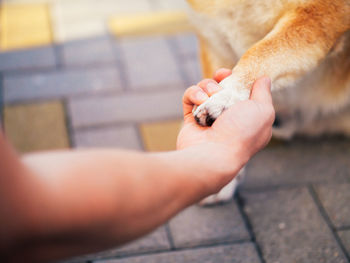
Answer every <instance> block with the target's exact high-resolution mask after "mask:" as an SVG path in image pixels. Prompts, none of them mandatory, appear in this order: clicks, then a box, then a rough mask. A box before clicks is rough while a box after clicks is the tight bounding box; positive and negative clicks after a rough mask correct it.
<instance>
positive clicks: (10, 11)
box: [0, 3, 52, 50]
mask: <svg viewBox="0 0 350 263" xmlns="http://www.w3.org/2000/svg"><path fill="white" fill-rule="evenodd" d="M0 28H1V32H0V49H2V50H9V49H17V48H27V47H33V46H41V45H47V44H50V43H51V42H52V36H51V35H52V34H51V28H50V16H49V12H48V7H47V5H46V4H6V3H5V4H2V5H1V6H0Z"/></svg>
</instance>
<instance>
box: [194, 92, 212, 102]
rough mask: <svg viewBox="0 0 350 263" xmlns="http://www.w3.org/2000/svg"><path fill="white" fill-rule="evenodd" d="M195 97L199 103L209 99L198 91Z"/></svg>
mask: <svg viewBox="0 0 350 263" xmlns="http://www.w3.org/2000/svg"><path fill="white" fill-rule="evenodd" d="M195 96H196V99H197V100H199V101H204V100H207V99H208V98H209V96H208V95H207V94H206V93H205V92H204V91H198V92H197V93H196V95H195Z"/></svg>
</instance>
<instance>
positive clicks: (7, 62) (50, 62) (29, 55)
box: [0, 47, 56, 71]
mask: <svg viewBox="0 0 350 263" xmlns="http://www.w3.org/2000/svg"><path fill="white" fill-rule="evenodd" d="M55 66H56V58H55V52H54V49H53V48H52V47H42V48H35V49H26V50H16V51H9V52H0V71H12V70H27V69H30V70H36V69H47V68H54V67H55Z"/></svg>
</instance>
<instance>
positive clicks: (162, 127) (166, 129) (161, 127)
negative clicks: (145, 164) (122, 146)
mask: <svg viewBox="0 0 350 263" xmlns="http://www.w3.org/2000/svg"><path fill="white" fill-rule="evenodd" d="M181 125H182V121H181V120H178V121H167V122H158V123H148V124H142V125H140V131H141V136H142V140H143V144H144V146H145V149H146V150H147V151H171V150H175V149H176V139H177V135H178V133H179V131H180V128H181Z"/></svg>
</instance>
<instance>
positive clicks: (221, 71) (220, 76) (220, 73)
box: [214, 68, 232, 82]
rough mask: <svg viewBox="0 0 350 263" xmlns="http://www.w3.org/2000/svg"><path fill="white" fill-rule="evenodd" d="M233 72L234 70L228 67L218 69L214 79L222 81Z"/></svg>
mask: <svg viewBox="0 0 350 263" xmlns="http://www.w3.org/2000/svg"><path fill="white" fill-rule="evenodd" d="M231 74H232V70H230V69H227V68H221V69H218V70H217V71H216V72H215V74H214V79H215V81H216V82H221V81H222V80H223V79H225V78H227V77H228V76H230V75H231Z"/></svg>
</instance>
